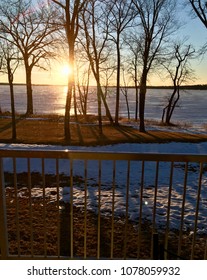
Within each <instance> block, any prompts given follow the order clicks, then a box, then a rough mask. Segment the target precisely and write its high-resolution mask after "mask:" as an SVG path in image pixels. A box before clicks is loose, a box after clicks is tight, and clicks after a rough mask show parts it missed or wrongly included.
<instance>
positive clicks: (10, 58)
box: [0, 40, 20, 140]
mask: <svg viewBox="0 0 207 280" xmlns="http://www.w3.org/2000/svg"><path fill="white" fill-rule="evenodd" d="M0 52H1V55H2V59H1V69H0V72H2V73H5V74H7V77H8V82H9V88H10V98H11V113H12V139H13V140H15V139H16V137H17V133H16V116H15V100H14V85H13V80H14V73H15V71H16V69H17V67H18V65H19V62H20V59H19V52H18V49H17V48H15V47H14V46H13V44H10V43H8V42H7V41H6V40H2V41H1V42H0Z"/></svg>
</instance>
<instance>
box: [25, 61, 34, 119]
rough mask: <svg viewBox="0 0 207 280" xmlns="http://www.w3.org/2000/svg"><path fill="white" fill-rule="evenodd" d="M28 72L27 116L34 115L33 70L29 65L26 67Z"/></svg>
mask: <svg viewBox="0 0 207 280" xmlns="http://www.w3.org/2000/svg"><path fill="white" fill-rule="evenodd" d="M25 71H26V87H27V112H26V115H32V114H33V96H32V69H31V67H30V66H29V65H25Z"/></svg>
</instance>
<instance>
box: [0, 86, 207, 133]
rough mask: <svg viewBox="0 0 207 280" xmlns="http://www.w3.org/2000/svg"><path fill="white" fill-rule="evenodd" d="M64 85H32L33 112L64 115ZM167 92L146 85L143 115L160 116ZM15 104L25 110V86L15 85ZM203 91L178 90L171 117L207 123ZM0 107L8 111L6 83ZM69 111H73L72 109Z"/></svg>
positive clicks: (131, 93) (91, 102)
mask: <svg viewBox="0 0 207 280" xmlns="http://www.w3.org/2000/svg"><path fill="white" fill-rule="evenodd" d="M66 91H67V88H66V87H65V86H34V87H33V99H34V112H35V113H37V114H50V113H51V114H59V115H64V108H65V98H66ZM110 91H111V93H110V94H109V96H108V97H107V98H108V99H107V100H108V104H109V108H110V111H111V113H112V115H114V112H115V90H113V88H111V89H110ZM170 93H171V90H170V89H149V90H148V92H147V96H146V112H145V117H146V118H147V119H155V120H161V117H162V110H163V108H164V105H165V104H166V100H167V97H168V96H169V94H170ZM128 99H129V106H130V115H131V117H132V118H133V117H134V112H135V90H134V89H129V90H128ZM15 104H16V111H17V112H18V113H25V111H26V87H25V86H22V85H21V86H20V85H18V86H15ZM206 105H207V91H206V90H187V91H181V98H180V102H179V107H177V108H176V109H175V113H174V115H173V118H172V121H174V122H177V121H178V122H180V121H181V122H184V123H190V124H192V125H193V126H195V127H198V128H200V127H202V126H203V124H206V123H207V110H206ZM0 107H1V109H2V111H11V109H10V94H9V87H8V86H6V85H1V86H0ZM72 113H73V112H72ZM88 113H89V114H96V113H97V102H96V94H95V88H91V91H90V94H89V99H88ZM120 116H123V117H126V116H127V107H126V102H125V97H124V96H123V94H121V100H120Z"/></svg>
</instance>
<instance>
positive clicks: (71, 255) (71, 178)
mask: <svg viewBox="0 0 207 280" xmlns="http://www.w3.org/2000/svg"><path fill="white" fill-rule="evenodd" d="M69 219H70V221H69V223H70V236H69V238H70V257H71V258H73V159H71V160H70V215H69Z"/></svg>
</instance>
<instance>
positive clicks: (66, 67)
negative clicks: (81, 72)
mask: <svg viewBox="0 0 207 280" xmlns="http://www.w3.org/2000/svg"><path fill="white" fill-rule="evenodd" d="M71 72H72V69H71V67H70V66H69V65H64V66H63V68H62V70H61V73H62V75H64V76H68V75H70V74H71Z"/></svg>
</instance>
